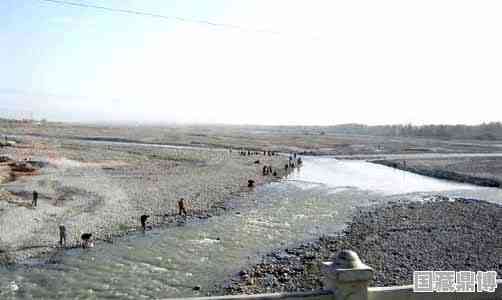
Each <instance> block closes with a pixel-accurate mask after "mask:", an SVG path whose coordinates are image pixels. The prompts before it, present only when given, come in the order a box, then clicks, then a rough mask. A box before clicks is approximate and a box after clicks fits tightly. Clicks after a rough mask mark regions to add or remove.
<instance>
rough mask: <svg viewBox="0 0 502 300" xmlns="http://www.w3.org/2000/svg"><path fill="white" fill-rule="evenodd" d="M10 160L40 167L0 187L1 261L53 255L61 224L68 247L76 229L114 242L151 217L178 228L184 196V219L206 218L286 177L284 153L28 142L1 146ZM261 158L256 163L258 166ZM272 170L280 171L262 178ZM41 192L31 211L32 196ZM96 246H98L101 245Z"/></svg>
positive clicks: (152, 221) (75, 239)
mask: <svg viewBox="0 0 502 300" xmlns="http://www.w3.org/2000/svg"><path fill="white" fill-rule="evenodd" d="M0 151H1V152H0V156H6V157H9V158H10V159H12V160H13V161H19V160H24V159H28V160H30V161H34V162H40V163H41V164H40V166H43V167H41V168H39V169H37V174H36V176H22V177H19V178H16V180H15V181H10V180H9V182H6V183H4V184H2V185H0V190H1V192H0V263H4V264H5V263H19V262H23V261H24V260H25V259H27V258H30V257H40V256H42V257H47V255H48V254H50V253H52V252H54V251H56V247H57V244H58V243H57V242H58V240H59V232H58V225H59V224H64V225H65V226H66V230H67V245H68V247H69V248H71V247H75V246H77V245H78V244H79V240H80V234H81V232H90V233H92V234H93V238H94V239H96V240H104V241H112V240H113V237H114V236H118V235H124V234H127V233H128V232H130V231H135V230H138V229H139V228H140V223H139V217H140V216H141V215H142V214H147V215H150V218H149V220H148V221H149V222H150V225H152V226H158V225H164V224H171V223H172V224H177V223H179V222H184V220H183V219H182V218H180V217H178V216H177V201H178V200H179V199H180V198H182V197H183V198H185V199H186V201H187V206H188V215H189V216H188V221H190V220H191V219H197V218H206V217H209V216H210V215H211V213H213V212H214V210H215V209H220V210H224V209H226V204H225V203H226V201H227V200H229V199H230V198H232V197H234V196H238V195H239V194H242V193H246V192H247V191H249V190H251V189H252V188H248V187H247V185H248V180H249V179H252V180H254V181H255V184H256V185H260V184H263V183H266V182H269V181H272V180H277V179H279V178H280V177H282V176H284V175H285V171H284V164H285V163H286V162H287V158H286V157H283V156H264V155H262V154H258V155H249V156H248V155H246V156H242V155H240V154H239V153H238V151H233V152H229V151H210V150H207V149H173V148H162V147H150V146H146V145H131V144H106V143H92V142H84V141H75V140H59V139H53V138H33V137H32V138H29V139H23V142H22V143H20V144H18V145H16V146H13V147H4V148H2V149H0ZM258 161H259V162H258ZM264 165H267V166H268V165H271V166H272V168H273V169H274V170H275V171H276V172H277V173H278V174H277V175H278V176H276V177H274V176H272V175H267V176H263V175H262V167H263V166H264ZM34 190H36V191H38V193H39V199H38V204H37V207H36V208H32V207H31V197H32V191H34ZM98 246H99V245H98Z"/></svg>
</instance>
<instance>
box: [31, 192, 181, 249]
mask: <svg viewBox="0 0 502 300" xmlns="http://www.w3.org/2000/svg"><path fill="white" fill-rule="evenodd" d="M35 193H36V192H34V199H35V197H38V195H37V194H35ZM35 195H37V196H35ZM34 203H35V204H34V205H35V206H36V200H34ZM178 215H179V216H182V217H185V218H186V217H187V215H188V212H187V205H186V201H185V199H184V198H181V199H180V200H178ZM149 217H150V215H141V216H140V223H141V228H142V229H143V231H146V230H148V229H151V228H152V226H151V225H148V223H147V222H148V218H149ZM80 239H81V243H80V245H81V247H82V248H92V247H93V246H94V243H93V242H92V233H82V234H81V235H80ZM59 245H60V247H66V226H65V225H64V224H59Z"/></svg>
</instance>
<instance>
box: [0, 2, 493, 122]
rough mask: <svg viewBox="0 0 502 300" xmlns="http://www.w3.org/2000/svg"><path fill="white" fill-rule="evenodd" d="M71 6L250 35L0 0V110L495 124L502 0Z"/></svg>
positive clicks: (56, 115) (73, 116) (106, 116)
mask: <svg viewBox="0 0 502 300" xmlns="http://www.w3.org/2000/svg"><path fill="white" fill-rule="evenodd" d="M73 1H74V2H79V3H87V4H94V5H102V6H107V7H115V8H121V9H132V10H140V11H145V12H151V13H155V14H161V15H166V16H177V17H184V18H190V19H197V20H207V21H212V22H217V23H227V24H233V25H238V26H241V27H245V28H249V29H250V30H238V29H232V28H224V27H215V26H208V25H201V24H198V23H190V22H178V21H169V20H165V19H158V18H157V19H156V18H149V17H142V16H134V15H127V14H120V13H111V12H104V11H100V10H96V9H85V8H78V7H71V6H64V5H59V4H55V3H48V2H44V1H41V0H1V1H0V115H9V114H29V113H33V114H34V116H35V117H37V118H43V117H45V118H49V119H50V120H66V121H124V120H137V121H149V122H218V123H237V124H241V123H248V124H249V123H252V124H286V125H289V124H306V125H311V124H320V125H325V124H339V123H347V122H359V123H368V124H383V123H408V122H412V123H416V124H423V123H468V124H474V123H480V122H484V121H500V120H502V114H501V113H500V112H501V109H500V107H501V105H500V104H501V103H502V18H501V16H502V1H460V0H454V1H442V0H433V1H428V0H422V1H405V0H396V1H385V0H379V1H374V0H371V1H355V0H351V1H335V0H327V1H314V0H301V1H293V0H284V1H279V0H248V1H244V0H242V1H236V0H213V1H204V0H198V1H195V0H179V1H174V0H106V1H104V0H73ZM262 29H266V30H265V31H264V32H259V30H262ZM267 30H270V31H273V32H277V33H270V32H268V31H267Z"/></svg>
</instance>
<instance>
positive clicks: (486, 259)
mask: <svg viewBox="0 0 502 300" xmlns="http://www.w3.org/2000/svg"><path fill="white" fill-rule="evenodd" d="M501 220H502V206H500V205H496V204H492V203H488V202H483V201H477V200H467V199H455V200H454V201H451V200H448V199H445V198H443V197H440V196H437V197H435V200H434V201H426V202H412V203H390V204H386V205H383V206H382V205H379V206H376V207H372V208H371V209H365V210H364V211H361V212H360V213H359V214H358V215H357V216H356V217H354V219H353V220H352V222H350V223H349V224H348V226H347V228H346V229H345V230H344V231H343V233H342V234H340V235H337V236H325V237H322V238H320V239H319V240H316V241H312V242H306V243H304V244H302V245H300V246H298V247H295V248H288V249H282V250H277V251H274V252H272V253H270V254H268V255H266V256H264V257H263V262H262V263H260V264H257V265H254V266H251V267H249V268H247V269H245V270H242V271H241V272H240V273H239V274H238V275H237V276H236V277H235V278H232V279H231V280H229V281H228V282H227V284H225V285H224V286H222V287H219V288H218V291H217V292H216V293H222V294H242V293H245V294H256V293H268V292H282V291H308V290H313V289H319V288H322V282H321V278H322V273H321V271H320V265H321V263H322V262H323V261H328V260H330V259H332V258H333V257H334V256H336V254H337V253H338V252H339V251H340V250H342V249H351V250H354V251H356V252H357V253H358V254H359V256H360V257H361V259H362V260H363V261H364V262H365V263H367V264H368V265H369V266H371V267H373V268H374V270H375V276H374V279H373V282H372V283H371V285H372V286H390V285H405V284H411V283H412V278H413V277H412V274H413V271H416V270H455V271H460V270H469V271H488V270H494V271H497V272H498V274H500V273H501V272H502V260H501V257H502V236H501V235H500V232H502V221H501Z"/></svg>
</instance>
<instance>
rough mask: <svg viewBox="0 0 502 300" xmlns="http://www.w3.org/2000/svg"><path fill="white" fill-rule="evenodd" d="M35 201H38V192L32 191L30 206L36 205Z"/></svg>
mask: <svg viewBox="0 0 502 300" xmlns="http://www.w3.org/2000/svg"><path fill="white" fill-rule="evenodd" d="M37 201H38V192H37V191H33V200H32V201H31V206H32V207H37Z"/></svg>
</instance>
